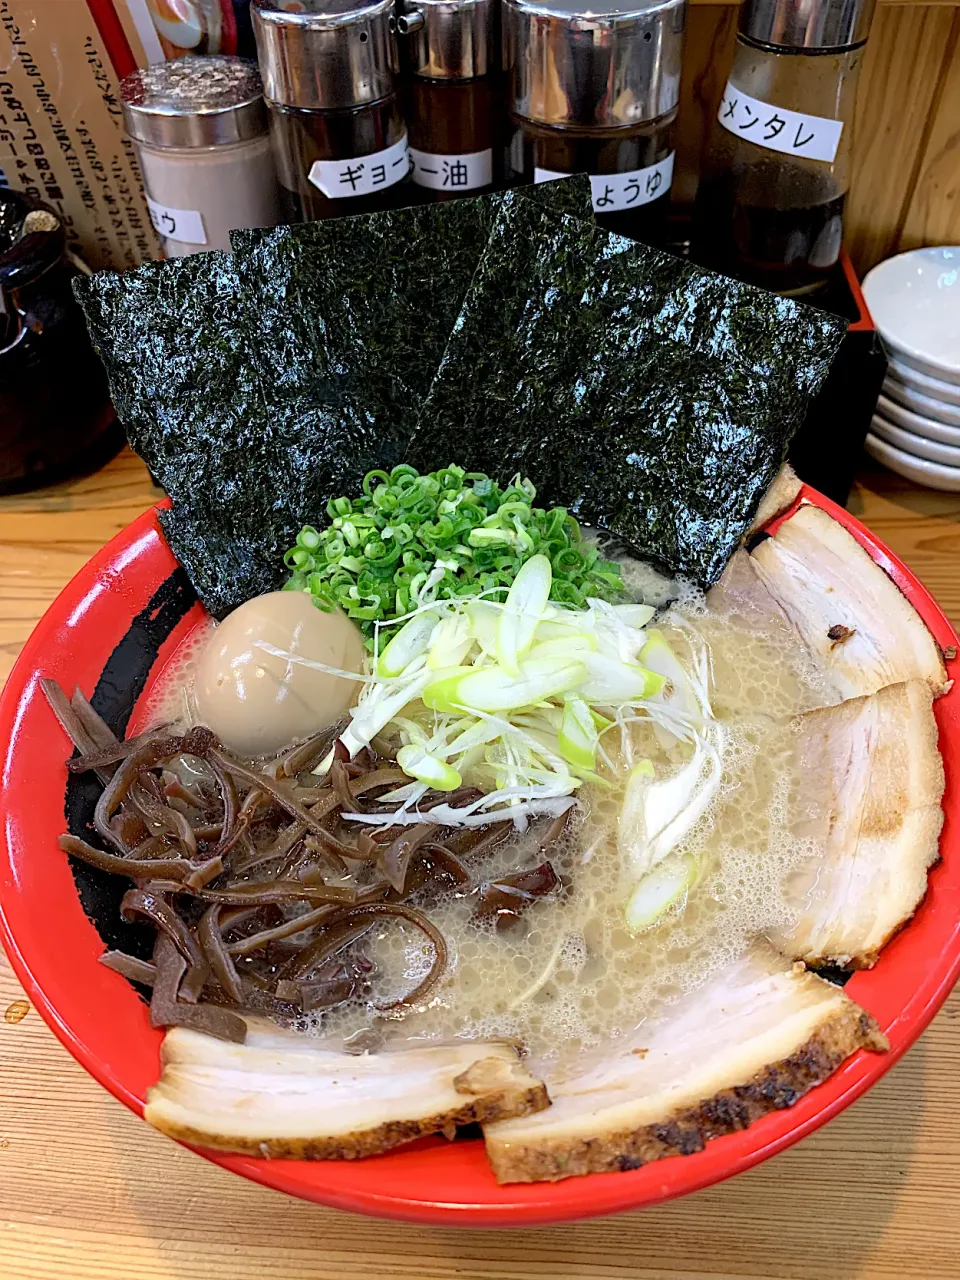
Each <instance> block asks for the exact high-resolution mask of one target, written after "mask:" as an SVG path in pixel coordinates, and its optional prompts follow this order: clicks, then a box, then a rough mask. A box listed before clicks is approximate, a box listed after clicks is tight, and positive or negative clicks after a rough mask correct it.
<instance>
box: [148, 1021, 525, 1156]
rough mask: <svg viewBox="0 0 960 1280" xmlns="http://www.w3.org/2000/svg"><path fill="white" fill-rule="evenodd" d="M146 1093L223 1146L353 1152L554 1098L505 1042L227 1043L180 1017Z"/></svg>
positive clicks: (283, 1037) (269, 1039)
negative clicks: (376, 1048) (353, 1046)
mask: <svg viewBox="0 0 960 1280" xmlns="http://www.w3.org/2000/svg"><path fill="white" fill-rule="evenodd" d="M161 1061H162V1064H163V1071H162V1073H161V1076H160V1080H159V1082H158V1083H157V1084H155V1085H154V1086H153V1087H152V1088H151V1089H150V1090H149V1092H148V1094H147V1106H146V1110H145V1112H144V1115H145V1117H146V1119H147V1120H148V1121H149V1122H150V1124H152V1125H154V1126H155V1127H156V1128H157V1129H160V1130H162V1131H163V1132H164V1133H167V1134H169V1135H170V1136H171V1137H173V1138H178V1139H180V1140H181V1141H183V1142H192V1143H195V1144H196V1145H198V1146H203V1147H213V1148H215V1149H216V1150H218V1151H236V1152H243V1153H246V1154H249V1155H258V1156H273V1157H288V1158H293V1159H300V1160H334V1159H343V1160H352V1159H355V1158H357V1157H359V1156H369V1155H376V1154H377V1153H378V1152H381V1151H389V1150H390V1149H391V1148H392V1147H396V1146H399V1145H400V1144H401V1143H404V1142H410V1141H412V1140H413V1139H414V1138H419V1137H421V1136H423V1135H425V1134H430V1133H445V1134H446V1135H447V1136H448V1137H452V1136H453V1133H454V1130H455V1129H456V1127H457V1126H458V1125H462V1124H470V1123H473V1122H476V1121H487V1120H495V1119H500V1118H502V1117H508V1116H522V1115H527V1114H528V1113H530V1112H533V1111H539V1110H540V1109H542V1108H543V1107H546V1106H549V1099H548V1097H547V1091H546V1089H545V1087H544V1085H543V1084H542V1083H541V1082H540V1081H539V1080H537V1079H535V1078H534V1077H533V1076H531V1075H530V1073H529V1072H528V1071H527V1070H526V1069H525V1067H523V1066H522V1065H521V1063H520V1061H519V1059H518V1056H517V1052H516V1050H515V1049H514V1048H513V1047H512V1046H511V1045H508V1044H500V1043H482V1042H481V1043H469V1042H464V1043H463V1044H456V1045H449V1044H447V1045H436V1046H430V1047H429V1048H416V1049H403V1050H398V1051H395V1052H383V1053H372V1054H362V1055H352V1054H348V1053H343V1052H340V1051H338V1050H335V1049H330V1048H325V1047H324V1046H323V1045H322V1043H321V1042H319V1041H315V1040H311V1039H309V1038H307V1037H305V1036H296V1035H295V1034H293V1033H282V1032H281V1033H278V1032H276V1031H272V1032H271V1033H262V1032H256V1031H255V1030H252V1029H251V1031H250V1032H248V1038H247V1043H246V1044H229V1043H227V1042H225V1041H222V1040H216V1039H214V1038H213V1037H212V1036H207V1035H204V1034H202V1033H200V1032H197V1031H190V1030H186V1029H184V1028H182V1027H173V1028H171V1030H169V1031H168V1032H167V1034H166V1037H165V1039H164V1041H163V1048H162V1051H161Z"/></svg>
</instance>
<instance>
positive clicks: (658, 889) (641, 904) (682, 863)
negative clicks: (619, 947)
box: [626, 855, 697, 933]
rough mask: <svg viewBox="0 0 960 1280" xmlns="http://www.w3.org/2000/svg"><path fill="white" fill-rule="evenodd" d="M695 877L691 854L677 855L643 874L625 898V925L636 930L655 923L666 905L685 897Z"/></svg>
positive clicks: (694, 865) (695, 870)
mask: <svg viewBox="0 0 960 1280" xmlns="http://www.w3.org/2000/svg"><path fill="white" fill-rule="evenodd" d="M696 878H697V863H696V861H695V860H694V859H693V858H691V857H688V856H687V857H684V856H680V855H678V856H676V857H672V858H667V859H666V861H664V862H661V863H660V865H659V866H658V867H655V868H654V869H653V871H650V872H648V873H647V874H646V875H645V876H644V877H643V879H642V880H641V881H640V883H639V884H638V885H637V887H636V888H635V889H634V890H633V892H632V893H631V894H630V897H629V898H628V899H627V908H626V920H627V928H628V929H630V930H631V931H632V932H633V933H639V932H640V930H641V929H648V928H649V927H650V926H651V925H653V924H656V922H657V921H658V920H659V919H660V917H661V916H662V915H663V914H664V912H665V911H666V910H667V909H668V908H669V907H671V906H673V904H674V903H680V900H681V899H685V898H686V895H687V892H688V891H689V889H690V886H691V885H692V884H693V882H694V881H695V880H696ZM681 905H682V904H681Z"/></svg>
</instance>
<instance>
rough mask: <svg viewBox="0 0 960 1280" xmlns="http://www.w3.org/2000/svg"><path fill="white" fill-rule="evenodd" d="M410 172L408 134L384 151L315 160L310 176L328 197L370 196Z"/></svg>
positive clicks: (308, 175)
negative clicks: (344, 158) (339, 158)
mask: <svg viewBox="0 0 960 1280" xmlns="http://www.w3.org/2000/svg"><path fill="white" fill-rule="evenodd" d="M409 172H410V155H409V151H408V148H407V135H406V134H404V135H403V137H402V138H401V139H400V141H399V142H395V143H394V144H393V146H392V147H387V149H386V150H385V151H374V152H373V154H372V155H369V156H353V157H351V158H350V159H349V160H314V162H313V164H312V165H311V166H310V172H309V173H308V174H307V177H308V178H309V179H310V181H311V182H312V183H313V185H314V186H315V187H319V189H320V190H321V191H322V192H323V194H324V195H325V196H326V197H327V199H328V200H343V199H345V198H347V197H349V196H369V195H372V194H373V192H375V191H381V190H382V189H383V188H384V187H392V186H393V185H394V184H395V183H397V182H402V181H403V179H404V178H405V177H406V176H407V174H408V173H409Z"/></svg>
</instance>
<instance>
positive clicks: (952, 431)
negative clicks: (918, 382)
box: [877, 396, 960, 444]
mask: <svg viewBox="0 0 960 1280" xmlns="http://www.w3.org/2000/svg"><path fill="white" fill-rule="evenodd" d="M877 413H879V414H880V415H881V416H882V417H884V418H886V419H887V421H888V422H893V423H895V425H896V426H898V427H901V428H902V429H903V430H904V431H910V432H912V433H913V434H914V435H915V436H926V438H927V439H928V440H940V441H941V442H942V443H943V444H960V427H955V426H952V425H951V424H950V423H945V422H938V421H937V419H936V418H928V417H927V415H926V414H924V413H914V412H913V410H912V409H905V408H904V407H903V405H902V404H897V402H896V401H895V400H891V399H889V397H887V396H880V397H879V398H878V400H877Z"/></svg>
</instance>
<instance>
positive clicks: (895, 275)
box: [863, 245, 960, 492]
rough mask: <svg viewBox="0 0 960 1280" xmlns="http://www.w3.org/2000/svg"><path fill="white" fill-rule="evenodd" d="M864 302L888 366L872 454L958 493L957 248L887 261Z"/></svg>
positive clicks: (870, 279) (868, 282) (869, 281)
mask: <svg viewBox="0 0 960 1280" xmlns="http://www.w3.org/2000/svg"><path fill="white" fill-rule="evenodd" d="M863 295H864V297H865V298H866V300H867V306H868V307H869V308H870V312H871V314H872V316H873V320H874V323H875V324H876V326H877V330H878V331H879V333H880V336H881V337H882V338H883V342H884V345H885V347H886V348H887V355H888V357H889V361H890V366H889V369H888V371H887V377H886V379H885V381H884V384H883V394H882V395H881V397H880V400H879V403H878V405H877V411H876V414H875V415H874V419H873V423H872V425H871V429H870V434H869V435H868V436H867V445H866V447H867V452H868V453H869V454H870V455H871V457H873V458H876V459H877V461H878V462H882V463H883V465H884V466H886V467H889V468H890V470H891V471H896V472H897V473H898V475H901V476H906V477H907V478H908V479H909V480H915V481H916V482H917V483H918V484H923V485H926V486H927V487H928V488H930V489H948V490H951V491H953V492H960V246H957V245H954V246H944V247H941V248H935V249H914V250H912V251H911V252H910V253H901V254H899V255H898V256H897V257H896V258H888V259H887V261H886V262H881V263H880V265H879V266H877V267H874V269H873V270H872V271H871V272H870V273H869V275H868V276H867V278H866V279H865V280H864V282H863Z"/></svg>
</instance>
